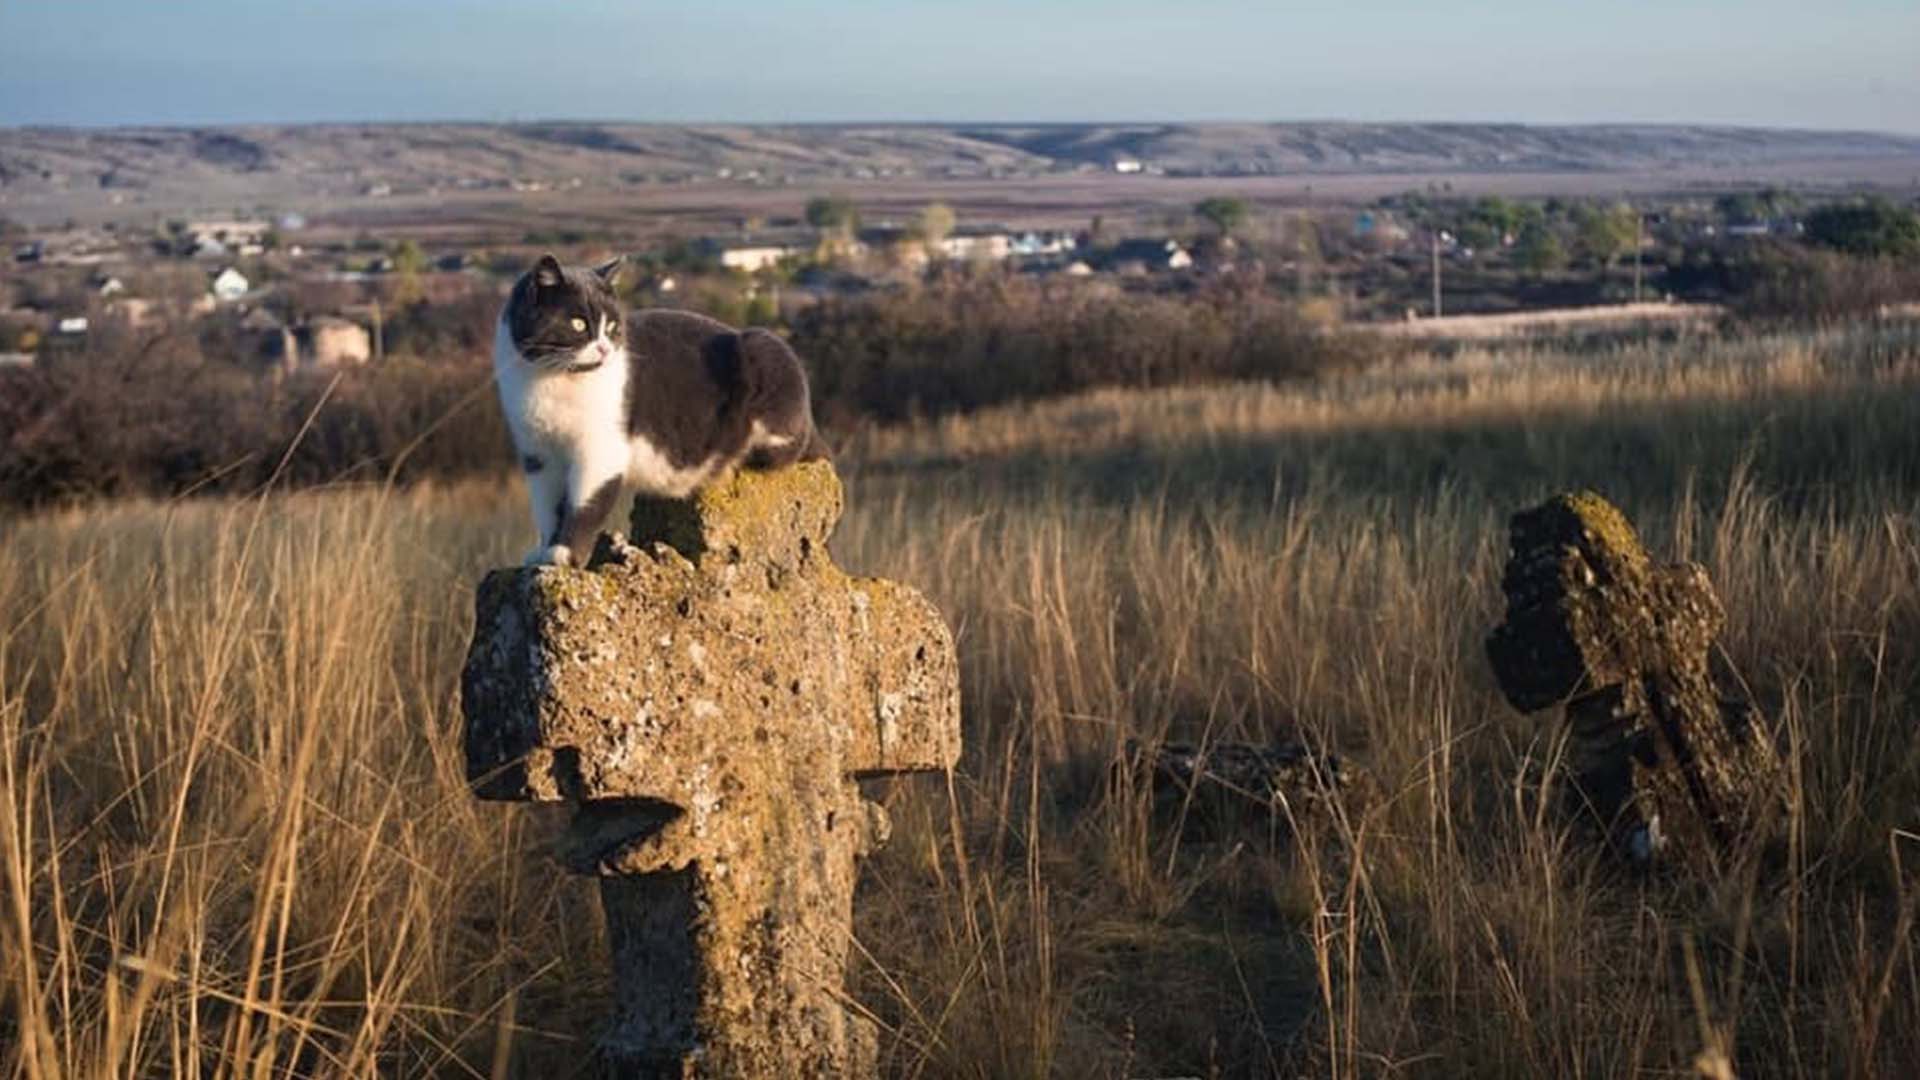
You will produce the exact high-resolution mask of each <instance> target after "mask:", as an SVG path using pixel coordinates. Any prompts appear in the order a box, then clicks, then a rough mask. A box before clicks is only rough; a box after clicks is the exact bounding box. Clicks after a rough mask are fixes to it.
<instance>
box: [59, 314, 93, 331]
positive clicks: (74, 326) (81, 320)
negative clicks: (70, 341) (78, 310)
mask: <svg viewBox="0 0 1920 1080" xmlns="http://www.w3.org/2000/svg"><path fill="white" fill-rule="evenodd" d="M54 328H55V329H57V330H59V331H60V332H61V333H63V334H84V333H86V332H87V317H86V316H85V315H67V316H64V317H62V318H61V320H60V321H59V322H57V323H55V324H54Z"/></svg>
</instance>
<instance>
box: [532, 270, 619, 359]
mask: <svg viewBox="0 0 1920 1080" xmlns="http://www.w3.org/2000/svg"><path fill="white" fill-rule="evenodd" d="M619 268H620V260H618V259H616V260H614V261H613V262H610V263H607V264H606V265H604V266H596V267H593V268H592V269H586V268H583V267H568V266H561V265H560V262H559V260H558V259H555V258H554V257H553V256H552V255H543V256H541V258H540V261H539V262H537V263H535V264H534V266H533V269H531V270H528V271H527V272H526V273H525V274H522V275H521V276H520V280H519V281H518V282H516V283H515V284H514V286H513V294H512V295H511V296H510V297H508V299H507V310H506V315H505V319H506V324H507V331H508V333H509V334H510V335H512V337H513V345H514V348H515V349H517V350H519V353H520V358H521V359H522V360H524V361H526V362H527V363H529V364H532V365H534V366H536V367H540V368H543V369H547V370H551V371H566V372H577V371H592V370H593V369H594V368H597V367H599V366H600V365H602V364H604V363H606V362H607V361H608V360H609V359H611V358H612V357H613V355H614V354H615V353H616V352H618V351H619V350H620V349H621V348H622V346H623V343H624V342H625V341H626V337H625V334H624V333H623V328H622V326H621V324H622V323H623V322H624V321H625V319H624V315H623V314H622V312H621V310H620V302H619V300H618V299H616V298H615V296H614V294H613V279H614V276H615V274H616V273H617V272H618V271H619Z"/></svg>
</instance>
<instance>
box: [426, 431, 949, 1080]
mask: <svg viewBox="0 0 1920 1080" xmlns="http://www.w3.org/2000/svg"><path fill="white" fill-rule="evenodd" d="M841 498H842V496H841V489H840V482H839V480H838V478H837V477H836V476H835V475H834V473H833V469H832V466H830V465H828V464H826V463H824V462H821V463H812V464H807V465H800V466H795V467H793V468H789V469H784V470H780V471H778V472H774V473H754V472H742V473H739V474H737V475H736V476H735V477H733V478H732V479H730V480H728V481H725V482H722V483H720V484H717V485H714V486H713V487H711V488H709V489H708V490H707V491H705V492H702V493H701V494H699V495H697V496H695V497H694V498H693V499H691V500H685V501H659V500H642V501H640V502H639V503H637V505H636V506H635V508H634V512H633V519H632V530H633V537H634V543H633V544H627V543H626V542H624V541H620V540H618V539H614V540H608V539H605V538H603V540H602V542H601V544H600V545H599V547H598V548H597V549H596V551H595V554H594V557H593V559H592V560H591V561H590V562H589V565H588V567H587V568H586V569H564V568H552V567H545V568H536V569H520V570H500V571H496V572H494V573H493V574H491V575H489V576H488V577H487V579H486V580H485V582H483V583H482V585H481V587H480V592H479V598H478V603H477V612H476V623H475V630H474V639H473V644H472V648H471V650H470V652H469V655H468V660H467V668H466V673H465V677H464V680H463V685H462V690H463V697H464V707H465V712H466V720H467V733H466V734H467V768H468V775H469V778H470V779H471V781H472V782H473V784H474V787H475V790H476V791H477V792H478V793H479V794H480V795H481V796H482V797H484V798H492V799H518V800H568V801H573V802H577V803H578V804H579V811H578V813H577V815H576V817H575V820H574V824H573V827H572V828H571V830H570V834H569V836H568V838H567V841H566V842H565V844H564V845H563V850H562V852H561V858H562V859H563V861H564V862H566V863H567V864H568V865H569V866H570V867H571V868H573V869H575V870H577V871H580V872H583V873H592V874H598V875H602V881H601V888H602V891H601V897H602V902H603V904H604V906H605V909H606V913H607V921H608V925H609V932H610V937H611V941H610V946H611V950H612V953H613V958H614V970H615V983H616V990H617V997H618V1004H617V1015H616V1017H615V1019H614V1022H613V1024H612V1026H611V1030H610V1032H609V1034H608V1037H607V1040H606V1057H607V1060H608V1061H609V1062H610V1063H611V1064H612V1065H613V1067H614V1071H616V1072H621V1073H622V1074H625V1075H643V1076H676V1077H679V1076H701V1077H708V1076H713V1077H718V1076H728V1077H734V1076H742V1077H753V1076H783V1077H784V1076H796V1077H798V1076H860V1075H868V1074H870V1073H871V1072H872V1071H873V1068H874V1038H873V1033H872V1031H871V1028H870V1025H868V1024H867V1023H866V1022H865V1021H863V1020H860V1019H858V1018H857V1017H854V1016H852V1015H851V1014H849V1013H848V1011H847V1009H846V1007H845V1005H844V995H843V992H842V989H841V986H842V982H843V977H844V972H845V968H846V959H847V951H848V946H849V937H848V934H849V924H850V920H851V915H852V896H853V884H854V875H855V859H856V857H857V856H859V855H861V854H864V853H866V852H868V851H870V850H872V849H873V848H875V847H877V846H878V845H879V844H881V843H883V842H884V841H885V838H886V832H887V825H886V817H885V814H884V813H883V812H882V811H881V809H880V808H879V807H878V806H876V805H874V804H872V803H869V802H867V801H865V800H864V799H862V798H861V796H860V793H859V790H858V788H857V787H856V786H855V783H854V780H855V779H856V778H858V777H861V776H867V775H879V774H884V773H891V772H900V771H907V770H917V769H939V768H947V767H950V766H951V765H952V764H953V763H954V761H955V760H956V758H957V757H958V754H959V747H960V732H959V689H958V686H959V678H958V664H957V661H956V658H955V653H954V645H953V639H952V636H951V635H950V634H949V632H948V630H947V628H946V625H945V623H944V622H943V621H942V620H941V618H940V616H939V613H938V612H937V611H935V610H934V608H933V607H932V605H930V604H929V603H928V602H927V601H926V600H925V599H923V598H922V597H921V596H920V595H919V594H917V593H915V592H914V591H913V590H911V589H908V588H906V587H904V586H901V585H898V584H895V583H892V582H887V581H879V580H875V579H870V578H853V577H849V576H847V575H846V574H845V573H843V572H842V571H841V570H840V569H839V568H838V567H836V566H834V565H833V563H832V561H831V560H830V559H829V558H828V555H827V546H826V542H827V538H828V535H829V534H830V533H831V532H832V529H833V527H834V524H835V523H836V521H837V520H838V518H839V514H840V508H841Z"/></svg>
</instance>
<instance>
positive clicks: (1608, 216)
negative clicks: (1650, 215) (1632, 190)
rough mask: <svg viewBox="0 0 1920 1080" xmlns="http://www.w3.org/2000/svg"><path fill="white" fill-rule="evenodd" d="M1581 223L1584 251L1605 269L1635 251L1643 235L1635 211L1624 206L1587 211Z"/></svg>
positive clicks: (1580, 237)
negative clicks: (1634, 246) (1636, 244)
mask: <svg viewBox="0 0 1920 1080" xmlns="http://www.w3.org/2000/svg"><path fill="white" fill-rule="evenodd" d="M1578 224H1579V229H1580V232H1579V241H1580V250H1581V252H1582V253H1583V254H1585V255H1586V256H1587V257H1588V258H1590V259H1592V260H1593V261H1594V262H1595V263H1598V264H1599V265H1600V267H1601V269H1605V268H1607V267H1609V266H1612V265H1613V263H1614V260H1616V259H1618V258H1619V257H1620V256H1621V255H1624V254H1626V253H1627V252H1629V251H1631V250H1633V245H1634V242H1635V241H1636V240H1637V239H1638V238H1639V235H1640V233H1639V229H1640V223H1639V220H1638V218H1637V217H1636V215H1635V213H1634V210H1633V208H1632V207H1630V206H1626V205H1624V204H1622V205H1618V206H1608V207H1601V208H1597V209H1596V208H1587V209H1584V210H1582V211H1581V213H1580V215H1579V218H1578Z"/></svg>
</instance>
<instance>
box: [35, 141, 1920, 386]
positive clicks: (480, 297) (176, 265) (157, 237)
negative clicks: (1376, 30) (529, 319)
mask: <svg viewBox="0 0 1920 1080" xmlns="http://www.w3.org/2000/svg"><path fill="white" fill-rule="evenodd" d="M1122 164H1123V165H1125V166H1127V167H1128V168H1133V167H1137V166H1139V163H1137V162H1125V163H1122ZM1116 168H1119V166H1116ZM1122 171H1126V170H1125V169H1123V170H1122ZM1814 208H1815V204H1814V203H1813V202H1812V201H1811V200H1808V199H1803V198H1801V197H1798V196H1795V195H1792V194H1790V193H1784V192H1778V191H1767V192H1760V193H1734V194H1722V195H1720V196H1718V197H1704V196H1693V197H1674V198H1669V199H1661V200H1641V201H1640V202H1638V203H1636V204H1632V205H1629V204H1627V203H1625V202H1609V201H1602V200H1562V199H1547V200H1543V201H1537V202H1533V201H1520V200H1506V199H1501V198H1496V197H1481V198H1478V199H1467V198H1456V197H1454V196H1453V195H1452V194H1451V192H1449V191H1445V190H1437V189H1434V188H1431V187H1429V189H1427V190H1424V191H1418V190H1416V191H1409V192H1405V193H1403V194H1400V195H1394V196H1388V197H1384V198H1381V199H1378V200H1375V201H1373V202H1372V203H1369V204H1363V205H1353V206H1335V207H1330V208H1325V209H1302V208H1298V207H1275V206H1259V205H1255V204H1253V203H1250V202H1249V201H1247V200H1244V199H1241V198H1238V197H1235V196H1232V195H1220V196H1213V197H1209V198H1207V199H1204V200H1201V201H1200V202H1198V203H1196V204H1193V205H1192V206H1169V207H1160V208H1157V209H1155V210H1153V211H1152V212H1148V213H1141V212H1137V211H1136V212H1134V213H1131V214H1115V215H1114V217H1115V223H1113V224H1109V223H1108V222H1107V221H1106V220H1105V218H1104V217H1103V215H1100V214H1094V215H1091V217H1090V218H1089V220H1088V221H1087V222H1086V223H1085V224H1084V225H1082V226H1080V227H1078V228H1071V227H1058V226H1056V227H1009V226H1005V225H1000V224H996V223H993V222H989V221H974V220H964V221H963V220H960V219H959V217H958V215H957V214H956V213H955V211H954V210H953V209H951V208H950V207H948V206H947V205H946V204H944V203H937V202H936V203H931V204H929V205H927V206H926V207H924V208H923V209H922V210H920V211H919V212H918V213H916V214H913V215H912V216H910V217H907V218H904V219H886V220H881V221H877V222H873V223H868V222H866V221H864V220H863V217H862V214H861V211H860V208H859V207H857V206H855V205H854V204H853V203H852V202H851V201H850V200H848V199H846V198H845V197H841V196H834V195H819V196H815V197H813V198H812V199H810V200H809V201H807V202H806V204H805V207H804V210H803V211H802V213H800V214H796V215H786V216H775V215H770V216H767V217H757V216H751V215H741V216H738V217H737V218H735V219H733V221H732V225H733V227H732V228H731V229H728V230H712V231H707V232H702V233H700V234H698V235H695V236H692V237H681V236H678V235H675V234H673V233H672V232H670V231H664V230H657V231H656V232H655V233H654V234H653V235H650V236H648V237H646V238H645V239H643V240H640V241H638V242H633V243H629V244H627V245H625V246H624V247H623V246H621V245H620V244H619V239H620V238H616V239H615V240H613V241H602V240H598V239H596V238H594V237H591V236H589V235H587V232H586V231H585V230H573V229H562V230H540V229H533V228H529V229H524V230H521V232H520V235H517V236H515V235H512V234H511V231H501V230H495V231H494V232H493V233H491V234H486V235H467V236H461V235H454V236H452V237H451V238H449V237H448V236H445V235H440V234H437V233H436V232H435V230H433V229H431V228H427V227H424V226H423V227H420V228H409V227H407V226H406V225H404V224H403V225H401V226H397V227H395V228H392V229H389V230H384V231H383V232H381V233H376V232H374V231H372V230H369V229H367V228H365V227H364V226H362V227H357V228H347V227H344V226H343V225H341V224H340V223H337V222H326V221H320V220H316V221H310V220H309V219H308V217H307V216H306V215H305V214H303V213H301V212H298V211H282V212H277V213H255V214H242V215H228V216H209V217H200V218H178V219H170V220H168V221H166V222H164V223H162V224H159V225H157V226H146V227H142V226H138V225H133V224H114V223H104V224H98V225H92V226H79V225H69V226H68V227H62V228H51V229H36V230H29V229H26V228H23V227H20V226H17V225H11V224H7V223H4V222H3V221H0V228H4V231H5V233H6V236H5V240H6V246H7V251H8V253H9V258H8V260H7V264H6V266H5V268H4V271H0V365H6V366H15V367H19V366H28V365H33V364H36V363H43V362H53V361H56V360H57V359H58V358H61V357H67V356H83V355H86V354H88V353H89V352H92V351H96V350H97V348H98V347H99V346H100V345H101V343H102V342H105V341H119V340H121V339H123V338H126V337H127V336H128V335H133V336H139V335H149V336H151V335H152V334H154V333H156V332H158V331H160V330H162V329H165V330H168V331H177V330H181V329H182V328H196V332H197V333H198V334H199V337H200V339H201V341H202V343H203V345H204V346H205V348H206V350H207V353H208V355H207V359H210V360H219V361H224V362H228V363H232V364H235V365H238V366H241V367H248V368H253V369H256V370H258V371H260V372H262V373H270V374H275V375H293V374H297V373H300V372H310V371H326V370H332V369H335V368H339V367H343V366H357V365H362V364H369V363H377V362H379V361H380V360H382V359H383V358H384V357H385V356H386V355H388V354H389V353H390V352H393V351H396V350H398V351H407V350H408V349H409V348H412V349H413V350H414V351H416V352H418V351H421V348H422V347H423V346H422V343H423V340H426V341H432V342H436V343H438V344H441V345H444V344H445V343H446V340H447V335H445V334H439V335H437V336H436V335H433V334H429V335H426V337H425V338H424V339H423V338H422V337H421V335H419V334H413V335H409V334H407V333H406V331H407V329H408V324H409V323H414V324H418V323H422V322H426V323H430V324H433V323H442V322H445V321H446V320H448V319H455V320H458V319H463V318H464V319H468V320H469V321H472V320H473V319H475V318H479V315H477V314H476V313H478V312H484V311H485V310H487V309H488V308H490V306H491V305H493V304H496V303H497V300H498V297H499V296H500V295H502V294H503V292H504V290H505V289H506V287H507V286H508V285H509V284H511V282H512V280H513V279H514V278H515V277H516V276H517V275H518V274H519V273H520V272H521V271H522V270H523V269H524V268H525V266H526V265H527V264H528V263H529V262H530V261H531V260H532V259H533V258H534V257H536V256H537V255H538V254H539V253H540V252H541V251H543V250H548V249H553V250H556V251H558V252H559V253H560V254H562V256H563V257H575V256H577V257H579V258H580V259H581V260H584V259H586V258H595V259H598V258H605V257H608V256H610V255H624V256H626V257H627V259H628V260H629V263H630V267H631V269H630V272H629V273H627V274H626V275H625V277H624V279H623V287H624V288H625V289H626V290H628V292H629V294H630V296H631V299H632V301H633V302H634V303H636V304H650V305H664V306H684V307H693V308H696V309H700V310H706V311H709V312H712V313H714V314H717V315H720V316H721V317H723V318H732V319H735V320H737V321H741V322H752V323H756V324H766V325H774V324H778V323H780V322H782V321H783V320H784V319H785V318H786V317H788V316H789V315H790V314H791V313H792V312H793V311H795V310H797V309H800V308H804V307H806V306H808V305H811V304H815V303H819V302H821V301H823V300H829V299H834V298H838V297H846V296H855V295H861V296H884V295H886V294H887V293H888V292H889V291H898V290H911V289H913V288H917V287H919V286H920V285H922V284H924V283H927V282H929V281H938V280H943V279H951V278H954V277H956V276H964V277H972V278H979V277H990V276H996V275H999V276H1007V277H1010V278H1021V279H1030V280H1034V281H1040V282H1048V283H1051V284H1050V285H1049V287H1058V288H1076V287H1077V288H1081V289H1091V290H1096V291H1103V292H1107V293H1118V292H1129V291H1130V292H1148V293H1174V294H1178V293H1181V292H1183V291H1191V290H1193V289H1195V288H1203V287H1206V286H1207V284H1208V283H1209V282H1213V281H1223V280H1233V281H1236V282H1237V283H1238V284H1239V286H1240V287H1245V288H1255V289H1261V290H1266V291H1269V292H1273V293H1276V294H1278V295H1281V296H1284V297H1287V298H1290V299H1292V300H1294V301H1296V302H1299V303H1301V304H1302V305H1304V306H1305V307H1306V308H1308V309H1310V310H1312V311H1314V312H1315V313H1316V315H1315V318H1316V319H1317V320H1318V321H1319V322H1321V323H1322V324H1323V325H1326V326H1328V327H1333V326H1336V325H1338V326H1347V327H1367V326H1369V325H1379V324H1395V325H1396V326H1398V327H1399V328H1400V329H1401V330H1404V329H1405V328H1406V326H1407V325H1408V324H1413V323H1418V322H1420V321H1422V320H1431V319H1433V318H1434V317H1436V316H1440V315H1465V314H1495V315H1508V314H1515V313H1519V314H1524V313H1527V312H1535V313H1538V312H1539V311H1540V309H1550V310H1552V311H1559V310H1568V309H1585V308H1595V307H1607V306H1611V305H1628V304H1633V305H1641V307H1639V308H1636V309H1635V310H1639V311H1645V310H1649V309H1646V308H1645V307H1644V305H1645V304H1646V303H1647V302H1660V303H1665V302H1670V301H1673V300H1675V299H1680V300H1696V301H1707V302H1713V301H1717V300H1719V299H1721V298H1722V296H1721V295H1720V294H1722V293H1723V292H1724V291H1725V286H1726V282H1725V281H1724V280H1723V279H1724V278H1725V276H1726V275H1725V273H1724V266H1725V264H1726V263H1727V261H1728V260H1729V258H1733V259H1736V260H1737V259H1738V258H1739V257H1740V256H1741V254H1742V253H1743V252H1750V251H1763V250H1768V249H1770V248H1771V247H1773V246H1777V245H1797V244H1800V243H1802V242H1803V241H1804V238H1805V233H1806V225H1805V222H1804V218H1805V216H1806V215H1807V213H1808V212H1809V211H1810V210H1813V209H1814ZM1909 213H1910V211H1909ZM416 233H417V234H418V238H416V237H415V235H414V234H416ZM1683 306H1684V305H1683ZM1656 313H1657V312H1656ZM1676 313H1677V314H1678V309H1676ZM396 323H397V324H398V325H397V326H396ZM1434 325H1436V326H1438V325H1439V324H1434ZM415 329H418V327H417V326H416V327H415ZM442 329H444V327H443V328H442ZM457 336H458V337H460V338H461V339H462V340H466V341H469V342H471V341H474V340H478V341H481V342H482V343H484V338H485V334H484V326H483V325H482V326H480V327H479V328H478V329H472V328H470V332H469V333H467V334H463V335H457Z"/></svg>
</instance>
